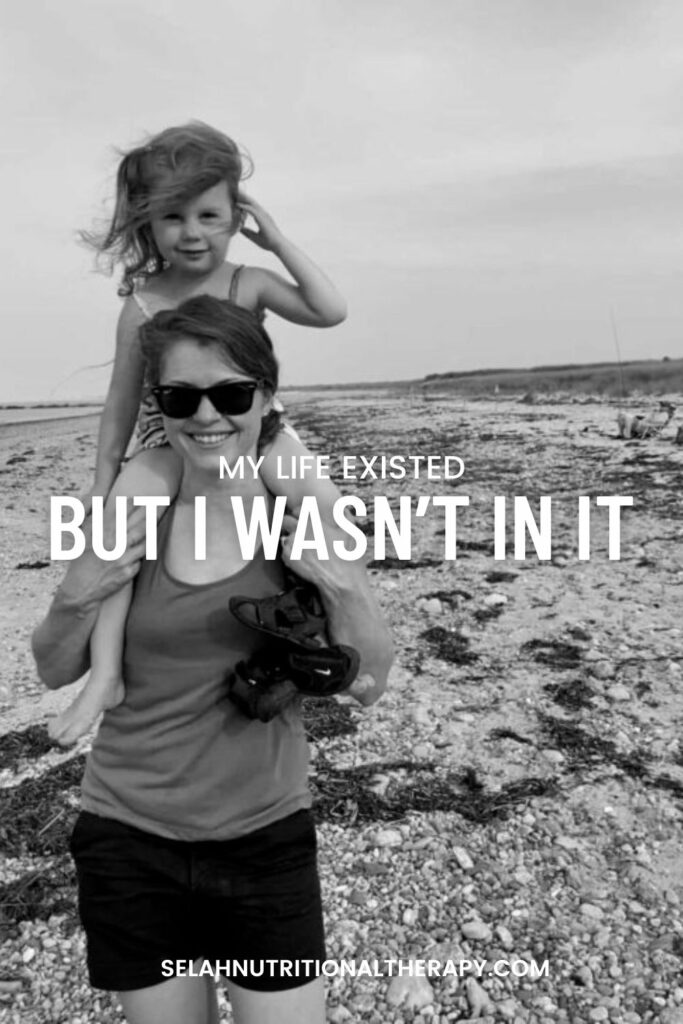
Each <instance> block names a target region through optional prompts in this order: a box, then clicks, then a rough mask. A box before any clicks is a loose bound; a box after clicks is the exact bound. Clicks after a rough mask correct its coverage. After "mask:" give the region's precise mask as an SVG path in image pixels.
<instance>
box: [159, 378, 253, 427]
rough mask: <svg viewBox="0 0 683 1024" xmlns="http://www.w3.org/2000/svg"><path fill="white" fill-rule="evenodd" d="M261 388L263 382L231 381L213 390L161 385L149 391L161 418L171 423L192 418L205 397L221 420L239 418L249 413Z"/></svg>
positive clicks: (180, 385) (216, 386) (217, 385)
mask: <svg viewBox="0 0 683 1024" xmlns="http://www.w3.org/2000/svg"><path fill="white" fill-rule="evenodd" d="M264 384H266V381H255V380H239V381H231V382H229V383H227V384H215V385H214V387H212V388H191V387H187V386H186V385H184V384H162V385H159V387H156V388H152V394H153V395H154V397H155V398H156V400H157V402H158V403H159V408H160V409H161V411H162V413H163V414H164V416H168V417H169V418H170V419H172V420H184V419H188V418H189V417H190V416H194V414H195V413H196V411H197V409H198V408H199V405H200V403H201V400H202V398H203V397H204V395H206V396H207V397H208V399H209V401H210V402H211V404H212V406H213V407H214V409H215V410H216V412H217V413H220V415H221V416H241V415H242V414H243V413H245V412H249V410H250V409H251V407H252V404H253V401H254V392H255V391H256V390H258V388H260V387H261V386H262V385H264Z"/></svg>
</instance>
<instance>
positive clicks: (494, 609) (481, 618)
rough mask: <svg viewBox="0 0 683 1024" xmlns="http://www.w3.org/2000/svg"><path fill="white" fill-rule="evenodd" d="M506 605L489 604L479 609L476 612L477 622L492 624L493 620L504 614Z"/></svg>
mask: <svg viewBox="0 0 683 1024" xmlns="http://www.w3.org/2000/svg"><path fill="white" fill-rule="evenodd" d="M504 607H505V606H504V605H502V604H487V605H484V607H483V608H477V610H476V611H475V612H474V617H475V619H476V620H477V622H482V623H483V622H490V621H491V619H499V618H500V616H501V615H502V614H503V609H504Z"/></svg>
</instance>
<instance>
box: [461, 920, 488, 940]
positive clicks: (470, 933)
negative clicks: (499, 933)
mask: <svg viewBox="0 0 683 1024" xmlns="http://www.w3.org/2000/svg"><path fill="white" fill-rule="evenodd" d="M460 931H461V932H462V934H463V935H464V936H465V938H466V939H474V940H475V941H477V942H489V941H490V939H491V937H492V932H491V929H490V928H489V926H488V925H487V924H486V923H485V922H484V921H479V920H478V919H476V918H475V919H474V920H473V921H465V923H464V924H463V925H462V926H461V928H460Z"/></svg>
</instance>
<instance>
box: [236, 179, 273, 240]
mask: <svg viewBox="0 0 683 1024" xmlns="http://www.w3.org/2000/svg"><path fill="white" fill-rule="evenodd" d="M237 206H238V209H239V210H241V211H242V213H243V214H244V215H245V216H249V217H252V218H253V219H254V221H255V222H256V224H257V226H258V231H254V230H252V228H245V227H242V228H240V232H241V234H243V235H245V237H246V238H248V239H249V240H250V241H252V242H254V244H255V245H258V247H259V248H260V249H267V250H268V251H269V252H275V251H276V249H277V248H278V246H279V245H280V243H281V242H282V238H283V235H282V232H281V231H280V229H279V228H278V226H277V224H276V223H275V221H274V220H273V218H272V217H271V216H270V214H269V213H267V211H266V210H264V209H263V207H262V206H259V204H258V203H257V202H256V201H255V200H254V199H251V197H250V196H248V195H247V194H246V193H245V192H239V193H238V196H237Z"/></svg>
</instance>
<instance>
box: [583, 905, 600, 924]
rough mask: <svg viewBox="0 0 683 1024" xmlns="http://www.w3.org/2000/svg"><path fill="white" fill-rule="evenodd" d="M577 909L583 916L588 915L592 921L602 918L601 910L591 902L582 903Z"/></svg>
mask: <svg viewBox="0 0 683 1024" xmlns="http://www.w3.org/2000/svg"><path fill="white" fill-rule="evenodd" d="M579 910H580V911H581V913H582V914H583V916H584V917H590V918H591V920H593V921H601V920H602V918H603V913H602V910H601V909H600V907H596V906H595V905H594V904H593V903H582V904H581V906H580V907H579Z"/></svg>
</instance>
